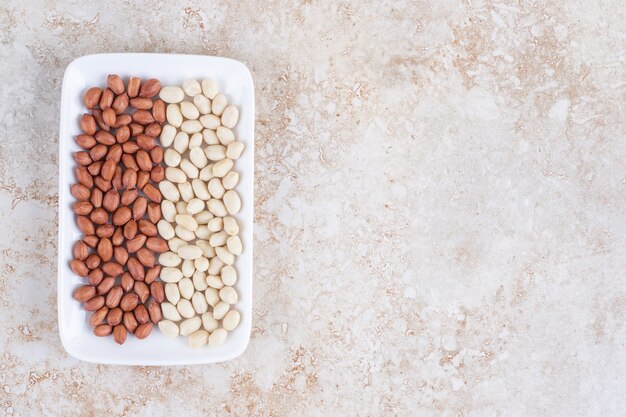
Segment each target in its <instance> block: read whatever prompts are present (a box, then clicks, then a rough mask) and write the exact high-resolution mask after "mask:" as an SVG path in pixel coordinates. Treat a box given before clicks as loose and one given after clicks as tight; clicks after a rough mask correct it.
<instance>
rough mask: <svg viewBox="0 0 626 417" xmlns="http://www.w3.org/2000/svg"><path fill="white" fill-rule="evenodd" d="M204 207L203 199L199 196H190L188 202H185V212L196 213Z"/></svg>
mask: <svg viewBox="0 0 626 417" xmlns="http://www.w3.org/2000/svg"><path fill="white" fill-rule="evenodd" d="M203 209H204V201H202V200H200V199H199V198H192V199H191V200H190V201H189V203H187V213H189V214H196V213H200V212H201V211H202V210H203Z"/></svg>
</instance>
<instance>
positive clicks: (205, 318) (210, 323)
mask: <svg viewBox="0 0 626 417" xmlns="http://www.w3.org/2000/svg"><path fill="white" fill-rule="evenodd" d="M233 311H235V310H233ZM227 315H228V314H227ZM202 327H204V330H206V331H207V332H212V331H214V330H215V329H217V328H218V327H219V323H218V322H217V320H215V319H214V318H213V314H212V313H204V314H203V315H202Z"/></svg>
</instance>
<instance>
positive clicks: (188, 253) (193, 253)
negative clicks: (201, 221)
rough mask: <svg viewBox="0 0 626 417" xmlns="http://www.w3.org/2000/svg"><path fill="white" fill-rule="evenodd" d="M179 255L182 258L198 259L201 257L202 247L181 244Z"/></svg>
mask: <svg viewBox="0 0 626 417" xmlns="http://www.w3.org/2000/svg"><path fill="white" fill-rule="evenodd" d="M194 223H195V220H194ZM178 256H179V257H180V258H181V259H190V260H194V259H198V258H199V257H201V256H202V249H200V248H199V247H197V246H196V245H186V246H181V247H180V248H179V249H178Z"/></svg>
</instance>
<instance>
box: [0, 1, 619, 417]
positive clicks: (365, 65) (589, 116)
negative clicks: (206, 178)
mask: <svg viewBox="0 0 626 417" xmlns="http://www.w3.org/2000/svg"><path fill="white" fill-rule="evenodd" d="M367 3H370V4H365V2H359V1H346V2H340V3H334V2H328V1H316V0H308V1H302V2H291V1H269V0H265V1H259V2H253V1H237V2H235V1H232V2H228V1H218V2H211V1H205V2H199V1H165V0H160V1H143V2H135V1H124V0H110V1H107V2H78V1H76V2H71V1H41V2H37V1H21V0H8V1H7V0H3V1H2V2H1V3H0V59H1V61H0V92H1V93H2V100H1V101H0V231H1V238H0V319H1V321H2V326H0V349H1V351H2V352H1V356H0V388H1V389H0V413H5V414H6V415H16V416H35V415H50V416H52V415H65V416H69V415H72V416H74V415H76V416H102V415H119V416H123V415H126V416H156V415H181V416H223V415H233V416H235V415H236V416H246V415H258V416H270V415H271V416H305V415H307V416H339V415H342V416H343V415H345V416H383V415H384V416H393V415H398V416H481V417H482V416H568V417H569V416H623V415H624V413H625V411H624V410H625V409H626V400H625V398H626V397H625V395H624V391H625V389H626V375H625V373H626V353H625V352H626V349H625V347H626V346H625V344H626V327H625V326H624V319H625V316H626V282H625V280H626V276H625V273H624V271H625V268H626V260H625V257H624V255H625V254H626V250H625V247H626V214H625V211H626V166H625V160H626V130H625V128H624V120H625V116H626V111H625V97H626V94H625V92H626V71H625V62H624V60H625V58H626V49H625V38H626V32H625V27H624V21H626V16H625V14H626V13H625V9H626V7H625V6H624V4H623V2H621V1H618V0H606V1H569V0H560V1H559V0H557V1H548V2H534V1H533V2H530V1H513V2H506V1H504V2H499V1H483V0H477V1H462V0H444V1H431V2H426V1H387V2H367ZM124 51H129V52H130V51H134V52H141V51H144V52H178V53H191V54H209V55H221V56H227V57H232V58H235V59H238V60H241V61H243V62H244V63H245V64H247V65H248V66H249V68H250V70H251V71H252V74H253V77H254V81H255V83H256V94H257V111H258V114H257V115H258V118H257V129H256V132H257V144H256V176H257V181H256V201H255V213H256V214H255V219H256V223H255V242H254V244H255V256H254V262H255V298H254V318H253V333H252V339H251V342H250V346H249V348H248V350H247V351H246V352H245V354H244V355H243V356H242V357H240V358H239V359H237V360H234V361H231V362H228V363H224V364H219V365H212V366H194V367H175V368H157V367H136V368H128V367H120V366H96V365H91V364H87V363H81V362H78V361H76V360H74V359H72V358H71V357H69V356H68V355H67V354H66V353H65V352H64V351H63V348H62V346H61V344H60V341H59V336H58V332H57V320H56V295H55V293H56V284H55V282H56V265H55V264H56V234H57V192H56V187H57V168H58V155H57V143H58V127H57V126H58V115H59V101H60V91H61V79H62V74H63V71H64V69H65V67H66V65H67V64H68V63H69V62H70V61H71V60H72V59H74V58H76V57H78V56H81V55H85V54H90V53H98V52H124Z"/></svg>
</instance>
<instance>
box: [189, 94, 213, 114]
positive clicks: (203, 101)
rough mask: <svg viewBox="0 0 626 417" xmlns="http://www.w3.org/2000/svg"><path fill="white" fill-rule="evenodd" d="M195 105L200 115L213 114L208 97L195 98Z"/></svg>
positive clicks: (199, 96)
mask: <svg viewBox="0 0 626 417" xmlns="http://www.w3.org/2000/svg"><path fill="white" fill-rule="evenodd" d="M193 104H194V106H196V108H197V109H198V111H199V112H200V114H207V113H210V112H211V100H209V99H208V98H207V97H206V96H203V95H201V94H198V95H197V96H195V97H194V98H193Z"/></svg>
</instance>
